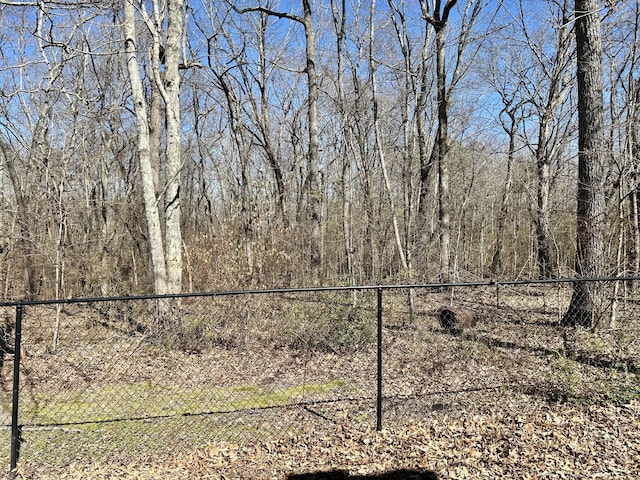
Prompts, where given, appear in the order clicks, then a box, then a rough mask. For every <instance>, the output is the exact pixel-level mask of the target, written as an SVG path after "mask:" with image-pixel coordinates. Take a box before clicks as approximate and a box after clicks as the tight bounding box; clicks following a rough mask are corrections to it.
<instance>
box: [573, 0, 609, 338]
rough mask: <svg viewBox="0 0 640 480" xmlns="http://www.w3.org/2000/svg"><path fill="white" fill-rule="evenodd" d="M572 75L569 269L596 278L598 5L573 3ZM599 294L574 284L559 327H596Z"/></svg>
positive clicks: (601, 200)
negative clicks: (572, 251)
mask: <svg viewBox="0 0 640 480" xmlns="http://www.w3.org/2000/svg"><path fill="white" fill-rule="evenodd" d="M575 11H576V13H575V16H576V17H575V18H576V20H575V29H576V45H577V62H578V65H577V70H578V193H577V200H578V206H577V215H576V217H577V230H576V259H575V270H576V274H577V276H578V277H586V278H588V277H600V276H603V275H604V274H605V272H606V265H607V263H606V257H605V227H606V223H605V213H606V211H605V207H606V205H605V192H604V178H605V161H606V144H605V143H606V142H605V130H604V105H603V97H602V91H603V73H602V40H601V31H600V7H599V2H598V0H576V3H575ZM605 300H606V296H605V293H604V289H603V288H602V287H601V286H599V285H597V284H595V283H588V282H575V283H574V286H573V295H572V297H571V303H570V305H569V308H568V309H567V311H566V313H565V314H564V316H563V318H562V323H563V324H564V325H572V326H576V325H581V326H585V327H596V326H597V325H598V324H599V323H600V322H601V321H602V319H603V318H604V313H605V310H606V305H605Z"/></svg>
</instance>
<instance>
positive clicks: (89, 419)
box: [21, 381, 344, 425]
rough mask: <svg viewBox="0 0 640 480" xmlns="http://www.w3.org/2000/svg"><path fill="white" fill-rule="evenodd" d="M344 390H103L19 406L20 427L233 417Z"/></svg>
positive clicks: (140, 386) (336, 384)
mask: <svg viewBox="0 0 640 480" xmlns="http://www.w3.org/2000/svg"><path fill="white" fill-rule="evenodd" d="M342 386H344V382H342V381H333V382H328V383H323V384H308V385H295V386H290V387H287V388H283V389H268V388H264V387H260V386H257V385H241V386H232V387H221V386H213V385H209V386H199V387H193V388H184V387H178V386H163V385H153V384H151V383H132V384H125V385H106V386H98V387H92V388H89V389H86V390H82V391H71V392H56V393H53V394H50V395H44V394H42V395H39V396H36V397H33V398H30V399H28V400H25V401H23V403H22V404H21V419H22V420H21V421H22V423H24V424H38V425H53V424H81V423H98V422H107V421H117V420H130V419H150V418H158V417H173V416H187V415H199V414H207V413H224V412H234V411H238V410H250V409H260V408H269V407H278V406H284V405H287V404H289V403H292V402H293V401H295V400H302V399H304V398H306V397H309V396H313V395H318V394H322V393H326V392H329V391H331V390H334V389H337V388H340V387H342Z"/></svg>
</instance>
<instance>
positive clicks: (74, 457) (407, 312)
mask: <svg viewBox="0 0 640 480" xmlns="http://www.w3.org/2000/svg"><path fill="white" fill-rule="evenodd" d="M593 287H597V288H598V289H599V290H598V291H599V292H604V296H603V297H602V298H606V299H607V301H606V305H607V306H608V308H607V309H606V311H605V310H602V311H599V313H598V317H597V318H598V328H597V329H588V328H582V327H579V328H573V327H567V326H563V323H564V322H563V318H565V315H566V312H567V311H568V309H569V306H570V304H571V297H572V292H573V291H574V289H573V288H572V284H571V283H569V282H564V281H557V282H531V283H525V282H521V283H517V282H512V283H475V284H459V285H448V286H441V285H438V286H436V285H413V286H403V287H401V286H376V287H373V286H372V287H354V288H353V289H349V288H336V289H317V290H313V289H304V290H293V289H292V290H281V291H253V292H226V293H216V294H199V295H194V296H187V295H185V296H180V297H174V298H158V297H132V298H113V299H93V300H91V299H85V300H77V301H71V300H67V301H63V302H58V303H56V302H49V303H48V302H31V303H23V304H20V305H10V304H7V305H5V306H4V307H1V310H0V313H1V314H2V315H3V318H4V328H3V340H0V342H2V343H0V348H1V352H0V353H2V359H1V361H2V364H1V365H0V366H1V370H0V374H1V375H2V377H1V380H2V392H1V394H2V399H1V401H2V418H1V420H2V421H1V424H2V428H3V429H4V431H5V434H3V436H2V438H0V455H6V457H5V458H7V459H9V458H11V460H12V466H14V465H15V462H16V460H18V459H19V465H20V468H21V469H22V471H25V472H31V473H32V474H33V476H37V472H38V471H46V469H47V468H50V467H51V466H56V465H58V466H64V465H69V464H71V463H74V462H79V463H83V462H84V463H86V462H104V463H109V462H118V463H126V462H131V461H134V460H135V461H143V459H147V460H148V461H153V458H159V457H163V456H168V455H172V454H175V453H177V452H186V451H190V450H193V449H196V448H198V447H202V446H205V445H207V444H209V443H211V442H215V441H225V442H233V443H237V442H252V441H257V440H268V439H273V438H275V437H277V436H281V435H294V434H296V432H299V431H303V430H305V431H308V430H311V431H319V430H321V429H333V428H335V426H336V425H338V424H349V425H350V426H354V427H359V428H362V429H373V428H379V427H380V426H381V423H382V422H384V423H385V424H386V423H389V424H390V423H394V424H398V423H400V424H402V423H409V422H412V421H414V420H415V419H418V418H420V419H424V418H426V417H428V416H429V415H437V414H439V412H443V411H448V410H452V409H456V410H460V409H464V408H465V406H467V405H471V404H474V405H477V404H479V403H484V404H486V405H487V406H490V405H491V404H492V402H495V401H496V398H501V397H502V398H506V397H508V396H509V395H511V394H513V392H520V393H526V394H531V395H540V396H543V397H545V398H548V399H551V400H567V399H598V400H608V401H625V399H627V398H635V396H637V395H640V384H639V376H638V365H640V358H639V357H640V344H639V342H640V340H639V338H640V337H639V336H638V333H639V331H640V317H639V315H638V314H639V313H640V291H638V279H633V280H628V281H614V280H611V279H608V280H601V281H598V282H591V288H593ZM604 304H605V303H601V304H600V305H604ZM18 309H19V310H20V311H21V319H20V320H21V322H20V323H21V329H20V334H21V336H20V338H16V337H18V336H17V335H16V333H17V327H19V325H16V318H17V316H16V312H17V311H18ZM16 341H18V343H19V344H20V345H21V346H22V348H21V349H18V352H14V350H16V347H15V345H16ZM18 359H20V363H19V364H18V365H19V373H20V376H19V383H18V384H14V366H15V364H16V362H17V361H18ZM16 387H19V390H18V391H17V392H16ZM17 393H19V396H16V394H17ZM12 398H17V399H18V400H19V402H18V403H17V404H14V403H13V401H12ZM14 407H16V408H14ZM12 416H13V419H12ZM12 420H13V421H12ZM12 435H13V449H12V442H11V440H12ZM18 447H19V448H18ZM18 455H19V457H18Z"/></svg>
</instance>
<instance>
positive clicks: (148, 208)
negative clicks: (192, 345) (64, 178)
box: [123, 0, 184, 294]
mask: <svg viewBox="0 0 640 480" xmlns="http://www.w3.org/2000/svg"><path fill="white" fill-rule="evenodd" d="M136 10H137V13H138V14H139V16H140V17H141V18H142V19H143V20H144V24H145V26H146V27H147V30H148V32H149V36H150V39H149V52H148V58H149V64H148V72H147V73H148V75H149V77H150V82H151V85H152V88H153V89H156V88H157V89H158V91H159V92H160V94H161V96H162V100H163V102H164V107H165V108H164V119H165V125H166V132H165V135H166V145H165V152H164V154H165V162H166V163H165V166H164V173H165V178H164V182H163V183H162V184H159V179H158V177H159V175H158V172H159V170H160V166H159V165H158V163H157V162H158V159H157V158H154V156H155V155H158V157H159V156H160V155H159V153H156V154H154V153H153V152H154V148H156V147H157V145H158V143H159V142H158V140H157V139H158V137H157V136H156V138H155V139H153V138H152V133H153V132H154V131H158V130H159V125H158V123H159V121H158V113H157V110H156V108H157V106H158V103H157V101H158V99H157V98H155V97H153V96H152V100H151V105H149V102H148V101H147V98H146V96H145V92H144V86H143V83H142V81H143V80H142V79H143V77H142V75H141V73H140V63H141V61H142V60H143V59H142V58H140V52H141V47H142V45H143V42H142V41H141V40H142V37H141V36H140V34H139V33H138V31H137V27H136V18H137V17H138V15H137V14H136ZM183 15H184V13H183V2H182V1H181V0H170V1H168V2H167V4H166V8H161V6H160V4H158V3H153V11H152V12H147V10H146V4H145V3H144V2H142V3H139V2H136V1H135V0H125V1H124V25H123V27H124V35H125V51H126V55H127V67H128V70H129V81H130V84H131V91H132V95H133V100H134V111H135V116H136V125H137V132H138V159H139V162H140V174H141V181H142V189H143V192H144V205H145V215H146V219H147V229H148V238H149V250H150V256H151V265H152V272H153V284H154V291H155V292H156V293H161V294H162V293H177V292H180V291H181V289H182V233H181V225H180V180H181V179H180V172H181V168H182V161H181V156H180V153H181V152H180V148H181V145H180V138H181V135H180V129H181V120H180V73H179V66H180V63H181V62H180V58H181V53H180V47H181V41H182V35H183V20H182V17H183ZM165 25H166V27H165ZM165 28H166V31H165ZM163 38H164V39H165V40H164V44H163V42H162V39H163ZM154 140H155V141H154ZM158 192H160V193H161V194H162V199H164V204H163V208H164V211H163V212H161V210H160V209H159V206H158V203H159V201H160V198H158ZM161 213H163V215H161ZM163 220H164V222H163ZM163 223H164V225H163Z"/></svg>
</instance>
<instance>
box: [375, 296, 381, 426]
mask: <svg viewBox="0 0 640 480" xmlns="http://www.w3.org/2000/svg"><path fill="white" fill-rule="evenodd" d="M376 399H377V403H376V430H377V431H380V430H382V287H378V385H377V394H376Z"/></svg>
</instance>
